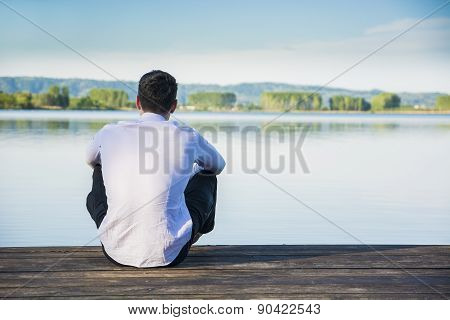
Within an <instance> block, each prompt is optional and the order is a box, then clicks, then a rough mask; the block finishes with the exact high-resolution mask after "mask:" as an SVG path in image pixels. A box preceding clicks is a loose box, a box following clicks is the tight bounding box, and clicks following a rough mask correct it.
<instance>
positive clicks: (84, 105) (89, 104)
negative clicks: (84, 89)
mask: <svg viewBox="0 0 450 320" xmlns="http://www.w3.org/2000/svg"><path fill="white" fill-rule="evenodd" d="M103 108H104V105H102V104H100V103H99V102H98V101H96V100H93V99H91V97H89V96H86V97H81V98H72V99H70V104H69V107H68V109H77V110H93V109H103Z"/></svg>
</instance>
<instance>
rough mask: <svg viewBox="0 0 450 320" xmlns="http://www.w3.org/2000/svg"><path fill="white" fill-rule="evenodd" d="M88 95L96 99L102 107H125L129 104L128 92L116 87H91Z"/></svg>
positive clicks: (93, 99)
mask: <svg viewBox="0 0 450 320" xmlns="http://www.w3.org/2000/svg"><path fill="white" fill-rule="evenodd" d="M88 97H89V98H90V99H91V100H92V101H96V102H97V105H99V106H100V108H101V109H108V108H109V109H112V108H123V107H127V106H128V94H127V93H126V92H125V91H123V90H116V89H91V90H90V91H89V93H88Z"/></svg>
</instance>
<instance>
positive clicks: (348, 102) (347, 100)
mask: <svg viewBox="0 0 450 320" xmlns="http://www.w3.org/2000/svg"><path fill="white" fill-rule="evenodd" d="M329 103H330V109H331V110H349V111H367V110H370V103H368V102H367V101H366V100H365V99H364V98H360V97H351V96H341V95H337V96H332V97H331V98H330V100H329Z"/></svg>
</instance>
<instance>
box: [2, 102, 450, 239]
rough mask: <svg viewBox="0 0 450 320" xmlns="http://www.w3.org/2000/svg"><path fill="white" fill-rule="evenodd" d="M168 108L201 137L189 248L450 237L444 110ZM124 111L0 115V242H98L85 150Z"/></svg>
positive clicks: (128, 115)
mask: <svg viewBox="0 0 450 320" xmlns="http://www.w3.org/2000/svg"><path fill="white" fill-rule="evenodd" d="M277 115H278V114H276V113H179V114H178V113H176V114H175V116H176V117H177V119H178V121H181V122H185V123H187V124H189V125H191V126H193V127H195V128H197V129H199V130H200V131H202V132H204V134H205V136H206V137H207V138H209V139H211V140H212V141H213V142H214V144H215V145H216V146H217V148H218V149H219V150H220V151H221V153H222V154H223V155H224V158H225V159H226V161H227V163H228V165H227V169H226V171H225V172H224V173H223V174H222V175H221V176H220V177H219V191H218V192H219V194H218V204H217V219H216V229H215V231H214V232H213V233H212V234H210V235H207V236H205V237H203V238H202V239H201V240H200V242H199V243H200V244H359V243H360V242H359V241H362V242H364V243H370V244H450V115H373V114H367V115H362V114H314V113H290V114H286V115H283V116H282V117H280V118H278V119H276V121H274V122H271V120H272V119H274V118H275V117H276V116H277ZM136 117H137V114H136V113H134V112H126V111H5V110H4V111H0V146H1V153H0V163H1V165H0V179H1V180H0V246H47V245H97V244H98V243H99V241H98V240H97V239H95V237H96V229H95V225H94V223H93V222H92V221H91V219H90V216H89V214H88V213H87V211H86V209H85V197H86V194H87V193H88V192H89V189H90V184H91V181H90V180H91V169H90V168H89V167H88V166H87V165H86V164H85V162H84V154H85V147H86V145H87V143H88V142H89V140H90V139H91V138H92V136H93V135H94V133H95V132H96V131H97V130H99V129H100V128H101V127H102V126H103V125H104V124H106V123H108V122H113V121H117V120H124V119H133V118H136Z"/></svg>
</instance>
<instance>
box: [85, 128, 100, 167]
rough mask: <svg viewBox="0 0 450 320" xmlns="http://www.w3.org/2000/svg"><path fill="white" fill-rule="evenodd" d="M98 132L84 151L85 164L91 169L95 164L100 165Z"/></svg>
mask: <svg viewBox="0 0 450 320" xmlns="http://www.w3.org/2000/svg"><path fill="white" fill-rule="evenodd" d="M100 132H101V131H99V132H97V133H96V134H95V136H94V138H93V139H92V140H91V142H90V143H89V145H88V147H87V149H86V163H87V164H88V165H89V166H91V167H92V168H93V167H94V166H95V165H96V164H101V158H100V148H101V144H100Z"/></svg>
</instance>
